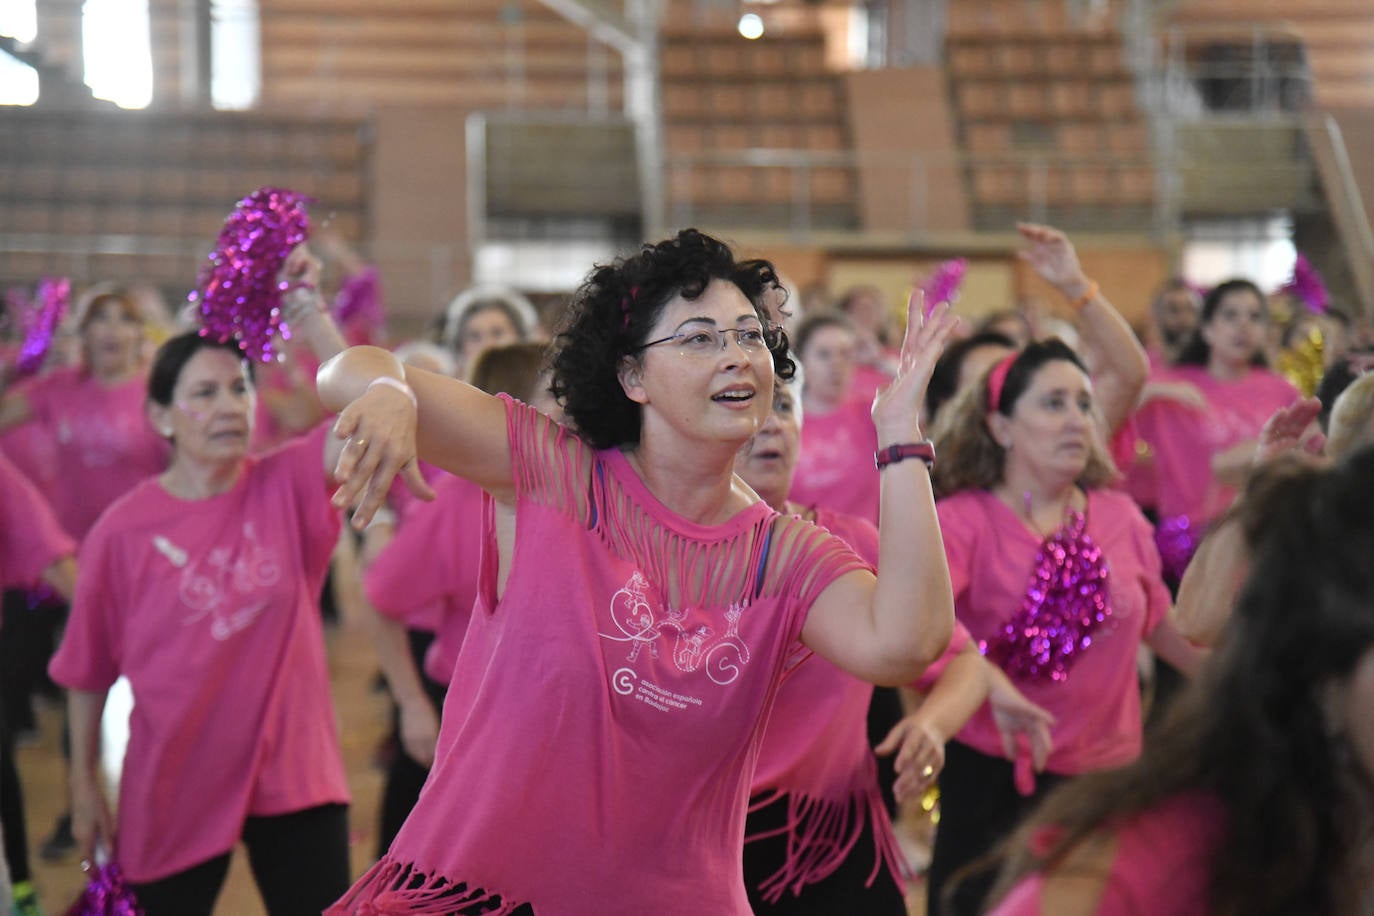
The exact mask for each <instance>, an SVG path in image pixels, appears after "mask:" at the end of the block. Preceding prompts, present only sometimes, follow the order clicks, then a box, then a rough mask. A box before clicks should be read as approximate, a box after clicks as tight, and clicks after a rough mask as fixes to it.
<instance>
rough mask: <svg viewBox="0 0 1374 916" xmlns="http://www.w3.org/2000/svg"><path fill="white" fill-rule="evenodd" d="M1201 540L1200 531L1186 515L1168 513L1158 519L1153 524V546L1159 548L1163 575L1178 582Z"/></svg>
mask: <svg viewBox="0 0 1374 916" xmlns="http://www.w3.org/2000/svg"><path fill="white" fill-rule="evenodd" d="M1201 542H1202V531H1201V530H1199V526H1198V525H1197V524H1196V523H1195V522H1194V521H1193V520H1192V519H1190V518H1189V517H1188V516H1186V515H1170V516H1166V517H1165V518H1162V519H1160V520H1159V524H1158V525H1156V526H1155V546H1156V547H1157V548H1159V559H1160V561H1161V562H1162V563H1163V565H1164V575H1165V576H1167V577H1169V578H1171V579H1173V580H1174V581H1175V582H1179V581H1181V580H1182V579H1183V571H1184V570H1186V569H1187V568H1188V563H1189V562H1190V561H1191V560H1192V559H1193V554H1195V553H1197V548H1198V544H1200V543H1201Z"/></svg>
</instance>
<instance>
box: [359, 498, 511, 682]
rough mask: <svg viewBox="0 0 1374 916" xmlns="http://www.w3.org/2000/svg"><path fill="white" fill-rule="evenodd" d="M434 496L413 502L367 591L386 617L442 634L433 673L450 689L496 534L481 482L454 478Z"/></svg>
mask: <svg viewBox="0 0 1374 916" xmlns="http://www.w3.org/2000/svg"><path fill="white" fill-rule="evenodd" d="M434 492H435V499H434V501H433V502H428V503H427V502H421V501H418V500H416V501H412V502H410V503H408V504H407V505H409V506H410V507H411V508H410V510H409V511H407V512H406V513H405V515H404V517H403V520H402V521H401V523H400V524H399V525H398V526H397V529H396V536H395V537H394V538H392V540H391V543H389V544H387V545H386V547H385V548H384V549H383V550H382V552H381V553H380V554H379V555H378V556H377V559H376V560H374V561H373V563H372V565H371V566H369V567H368V569H367V574H366V575H365V576H364V577H363V591H364V592H365V593H366V594H367V599H368V601H370V602H371V603H372V605H373V607H375V608H377V610H378V611H380V612H382V613H383V614H385V615H386V616H388V617H391V618H393V619H395V620H399V621H401V622H402V623H405V624H407V625H408V626H414V627H417V628H419V629H430V630H431V631H432V632H434V633H436V634H437V638H436V639H435V640H434V642H433V643H431V644H430V648H429V651H428V653H427V654H426V655H425V674H426V675H428V676H429V677H430V679H432V680H434V681H437V682H438V683H440V684H447V683H448V680H449V676H450V675H451V674H452V673H453V664H454V662H455V661H456V660H457V658H458V650H459V649H461V648H462V646H463V637H464V636H465V635H466V634H467V631H468V621H469V620H470V619H471V617H472V603H473V600H474V599H475V598H476V597H477V561H478V556H479V554H480V552H481V549H482V543H483V540H484V538H486V537H489V536H490V531H491V529H490V527H489V525H488V524H487V520H486V512H485V510H484V508H483V504H482V503H483V494H482V490H481V488H480V487H478V486H477V485H476V484H474V483H471V482H469V481H467V480H464V479H463V478H461V477H454V476H452V475H448V476H444V477H443V478H442V479H440V480H439V482H438V483H437V484H436V485H435V487H434ZM436 550H437V551H438V552H436Z"/></svg>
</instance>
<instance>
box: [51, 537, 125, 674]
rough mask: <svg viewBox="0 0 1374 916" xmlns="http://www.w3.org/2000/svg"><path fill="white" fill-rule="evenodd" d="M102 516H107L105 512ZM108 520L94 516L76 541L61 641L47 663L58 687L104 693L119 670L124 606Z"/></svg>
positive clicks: (121, 656)
mask: <svg viewBox="0 0 1374 916" xmlns="http://www.w3.org/2000/svg"><path fill="white" fill-rule="evenodd" d="M103 521H104V522H109V521H110V518H109V517H108V516H107V517H106V518H105V519H104V520H103ZM112 527H113V526H112V525H110V524H105V523H102V522H97V523H96V526H95V527H94V528H92V529H91V530H90V532H89V533H88V534H87V535H86V538H85V540H83V541H82V542H81V552H80V554H79V555H78V557H77V565H78V567H79V568H80V573H78V575H77V577H76V595H75V596H74V597H73V598H72V609H71V615H70V616H69V617H68V618H67V629H66V632H65V633H64V634H63V636H62V645H60V646H58V649H57V653H56V654H55V655H54V656H53V658H52V661H51V662H49V663H48V673H49V675H51V677H52V679H53V680H54V681H56V682H57V683H59V684H61V685H62V686H64V687H69V688H71V689H73V690H84V691H87V692H89V693H104V692H105V691H106V690H108V689H109V688H110V685H111V684H113V683H114V682H115V681H116V680H117V679H118V678H119V674H120V670H121V668H122V665H123V657H124V616H123V613H122V610H123V608H125V607H127V606H128V601H127V600H126V596H125V595H124V594H123V589H122V588H120V587H119V586H120V583H122V582H123V581H124V579H125V577H124V576H121V575H116V574H114V573H113V572H112V570H113V569H114V568H115V567H116V566H117V564H118V559H117V557H116V556H115V555H114V553H115V540H114V539H112V538H111V537H110V535H109V532H110V530H111V528H112Z"/></svg>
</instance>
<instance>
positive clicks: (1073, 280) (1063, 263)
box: [1016, 223, 1092, 299]
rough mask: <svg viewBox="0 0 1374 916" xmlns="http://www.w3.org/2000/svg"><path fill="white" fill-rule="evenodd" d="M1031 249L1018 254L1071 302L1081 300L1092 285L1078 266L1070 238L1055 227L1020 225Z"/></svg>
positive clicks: (1021, 231) (1031, 224)
mask: <svg viewBox="0 0 1374 916" xmlns="http://www.w3.org/2000/svg"><path fill="white" fill-rule="evenodd" d="M1016 231H1017V232H1019V233H1021V238H1023V239H1025V240H1026V242H1027V246H1026V247H1025V248H1023V249H1022V250H1021V251H1020V252H1018V253H1017V256H1018V257H1019V258H1021V260H1023V261H1025V262H1026V263H1027V264H1029V265H1030V266H1031V267H1032V268H1033V269H1034V270H1035V272H1036V273H1037V274H1039V275H1040V277H1041V279H1043V280H1044V281H1045V282H1046V283H1049V284H1051V285H1053V286H1054V287H1055V288H1056V289H1058V290H1059V291H1060V292H1061V293H1063V294H1064V295H1065V296H1067V297H1068V298H1070V299H1077V298H1079V297H1080V296H1082V295H1083V294H1084V293H1086V292H1087V291H1088V288H1089V287H1090V286H1091V285H1092V284H1091V283H1090V282H1089V280H1088V278H1087V277H1086V276H1085V275H1084V273H1083V266H1082V265H1081V264H1079V263H1078V252H1077V251H1075V250H1074V247H1073V242H1071V241H1069V237H1068V236H1067V235H1065V234H1064V233H1062V232H1060V231H1059V230H1058V229H1055V228H1053V227H1052V226H1041V225H1039V224H1037V223H1017V224H1016Z"/></svg>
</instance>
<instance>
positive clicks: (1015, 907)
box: [994, 449, 1374, 916]
mask: <svg viewBox="0 0 1374 916" xmlns="http://www.w3.org/2000/svg"><path fill="white" fill-rule="evenodd" d="M1371 480H1374V451H1370V450H1368V449H1366V450H1364V451H1361V452H1358V453H1356V454H1355V455H1354V456H1352V457H1351V458H1350V459H1349V460H1348V462H1347V463H1345V464H1343V465H1340V466H1338V467H1336V468H1335V469H1333V470H1320V469H1318V468H1317V467H1315V466H1313V465H1311V464H1306V465H1299V464H1280V465H1276V466H1274V467H1272V468H1270V469H1268V470H1267V471H1266V472H1264V473H1263V474H1261V475H1257V476H1256V478H1255V480H1253V481H1252V482H1251V485H1250V488H1249V492H1248V493H1247V495H1246V500H1245V505H1246V511H1245V513H1244V517H1243V518H1242V526H1243V528H1244V537H1245V541H1246V543H1247V545H1248V548H1249V550H1250V552H1251V555H1252V560H1253V562H1252V569H1253V572H1252V573H1251V574H1250V577H1249V578H1248V580H1247V581H1246V583H1245V585H1244V587H1243V589H1242V592H1241V595H1240V599H1239V602H1238V604H1237V606H1236V609H1235V613H1234V615H1233V616H1232V619H1231V621H1230V623H1229V625H1228V629H1227V631H1226V633H1225V634H1224V636H1223V639H1222V643H1221V646H1220V648H1219V649H1218V651H1217V653H1216V655H1214V656H1213V657H1212V659H1211V660H1210V662H1209V663H1208V665H1207V666H1206V667H1205V669H1204V672H1203V674H1202V676H1201V677H1200V678H1199V679H1198V680H1197V681H1196V682H1194V683H1193V684H1192V685H1191V686H1190V687H1189V688H1188V690H1187V691H1186V692H1185V693H1184V694H1182V695H1181V696H1180V697H1179V699H1178V702H1177V704H1176V705H1175V706H1174V707H1173V708H1172V710H1171V714H1170V716H1169V718H1168V719H1167V720H1166V721H1165V722H1164V724H1163V726H1162V727H1161V729H1160V730H1159V731H1158V732H1157V733H1154V734H1152V735H1151V737H1150V739H1149V740H1148V741H1147V742H1146V748H1145V752H1144V755H1143V756H1142V757H1141V758H1140V759H1139V760H1138V761H1136V762H1135V763H1134V764H1132V765H1131V766H1130V767H1128V768H1126V769H1124V770H1121V771H1118V772H1115V773H1102V774H1098V775H1094V776H1091V777H1085V778H1082V779H1080V780H1078V781H1076V782H1075V783H1073V784H1071V785H1069V786H1066V787H1064V788H1063V789H1061V790H1060V791H1059V792H1057V793H1055V794H1054V795H1052V796H1051V797H1050V798H1049V799H1047V800H1046V802H1045V805H1044V806H1043V807H1042V808H1041V809H1040V810H1039V811H1038V812H1037V813H1036V815H1035V816H1034V818H1033V819H1032V821H1031V822H1029V823H1028V824H1027V825H1026V826H1025V827H1024V828H1023V829H1022V830H1021V831H1020V833H1019V834H1018V835H1017V836H1016V837H1015V839H1014V841H1013V843H1012V844H1011V845H1010V849H1011V850H1012V853H1011V855H1010V858H1009V861H1008V863H1007V870H1006V871H1005V872H1004V875H1003V879H1002V889H1003V890H1008V889H1009V890H1010V893H1009V895H1008V896H1006V897H1005V899H1003V901H1002V903H1001V905H1000V906H999V907H998V908H997V909H996V910H994V912H995V913H997V914H1000V916H1019V914H1032V913H1056V914H1060V913H1062V914H1080V913H1081V914H1086V913H1145V912H1148V913H1156V914H1161V916H1185V914H1188V916H1191V914H1204V913H1206V914H1216V916H1232V914H1235V916H1239V914H1245V916H1260V914H1269V913H1274V914H1277V913H1283V914H1286V916H1301V914H1327V913H1368V912H1370V911H1371V906H1374V882H1372V881H1371V877H1370V876H1371V875H1374V852H1371V850H1374V846H1372V845H1371V839H1374V837H1372V836H1371V834H1372V833H1374V830H1371V824H1374V566H1371V565H1370V563H1369V558H1370V556H1372V555H1374V521H1371V520H1374V487H1371V486H1370V481H1371Z"/></svg>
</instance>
